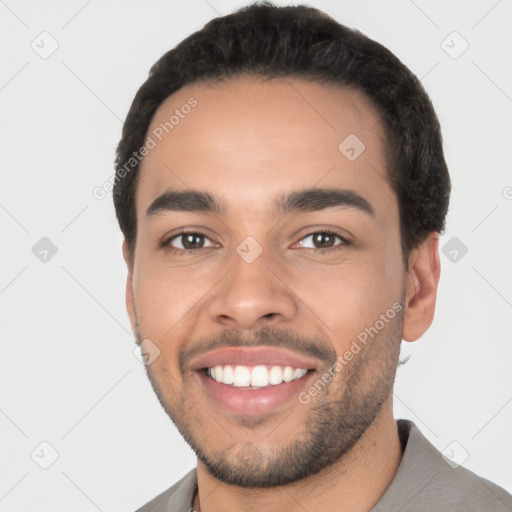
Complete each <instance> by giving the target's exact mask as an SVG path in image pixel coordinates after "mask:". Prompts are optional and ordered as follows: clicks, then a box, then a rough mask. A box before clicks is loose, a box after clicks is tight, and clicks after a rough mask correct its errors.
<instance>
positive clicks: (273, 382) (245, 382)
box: [204, 364, 308, 389]
mask: <svg viewBox="0 0 512 512" xmlns="http://www.w3.org/2000/svg"><path fill="white" fill-rule="evenodd" d="M204 372H205V374H206V376H207V377H209V378H210V379H213V380H214V381H215V382H219V383H222V384H225V385H227V386H232V387H235V388H245V389H262V388H268V387H271V386H278V385H279V384H282V383H283V382H292V381H294V380H298V379H301V378H302V377H304V375H306V373H307V372H308V370H307V369H305V368H293V367H292V366H268V365H262V364H260V365H257V366H252V367H251V366H242V365H237V366H231V365H229V364H228V365H224V366H222V365H217V366H215V367H212V368H206V369H204Z"/></svg>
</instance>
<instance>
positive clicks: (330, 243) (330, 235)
mask: <svg viewBox="0 0 512 512" xmlns="http://www.w3.org/2000/svg"><path fill="white" fill-rule="evenodd" d="M308 239H310V240H311V241H310V242H306V241H307V240H308ZM336 239H338V240H339V241H341V243H339V242H338V243H336ZM299 245H300V246H301V247H304V248H306V249H313V250H322V249H333V248H336V247H341V246H343V245H348V241H347V240H346V239H345V238H344V237H342V236H341V235H338V234H337V233H334V232H332V231H315V232H314V233H311V234H309V235H307V236H305V237H304V238H303V239H302V240H301V241H300V242H299Z"/></svg>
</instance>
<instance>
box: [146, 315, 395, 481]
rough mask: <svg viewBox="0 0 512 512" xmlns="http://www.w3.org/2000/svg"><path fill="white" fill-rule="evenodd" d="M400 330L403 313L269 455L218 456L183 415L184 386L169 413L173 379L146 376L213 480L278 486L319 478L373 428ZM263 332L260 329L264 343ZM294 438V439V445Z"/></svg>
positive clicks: (243, 450)
mask: <svg viewBox="0 0 512 512" xmlns="http://www.w3.org/2000/svg"><path fill="white" fill-rule="evenodd" d="M402 325H403V312H400V313H399V314H397V315H396V317H395V318H394V319H393V320H391V321H390V322H389V324H387V325H386V327H385V328H384V329H383V330H382V331H380V332H379V333H378V334H377V335H375V337H374V338H373V339H371V340H370V341H369V342H368V343H367V344H366V345H365V346H363V347H362V348H361V350H360V351H359V352H358V353H357V354H355V355H354V358H353V359H352V360H351V361H350V362H346V365H345V366H343V367H342V369H341V370H339V371H338V372H337V373H336V374H335V377H334V378H333V379H332V380H331V382H329V384H327V385H325V387H323V388H322V389H321V391H320V392H319V393H318V394H317V395H316V396H314V397H311V401H310V402H309V404H308V405H300V406H302V407H310V410H309V412H308V414H307V418H306V420H305V422H304V423H303V424H302V425H297V430H296V431H295V432H290V433H289V435H288V434H287V438H289V439H291V441H290V442H289V443H287V444H286V445H284V446H276V447H274V448H273V449H272V452H271V453H268V452H265V453H264V452H262V450H260V449H259V448H258V446H256V445H254V444H253V443H250V442H247V443H245V444H242V446H241V447H240V448H238V449H237V450H235V451H234V452H232V451H230V453H229V455H227V454H226V451H225V450H216V449H215V447H214V445H213V443H211V442H210V443H208V442H205V441H204V439H203V438H202V436H201V434H200V433H201V430H202V429H204V428H207V426H205V425H204V424H199V425H197V424H194V423H195V422H192V421H189V420H187V417H188V418H190V416H187V414H184V413H183V412H184V411H185V410H187V408H188V410H190V405H191V404H190V401H191V400H194V398H193V397H190V396H189V394H188V392H187V391H186V389H185V386H183V385H182V387H181V396H180V402H179V403H180V405H179V407H178V408H173V407H172V406H171V405H170V402H169V400H168V399H167V398H166V395H165V393H164V392H163V389H167V390H169V392H172V391H171V390H172V389H173V387H172V385H173V384H174V387H175V384H176V381H177V379H175V378H172V377H169V378H168V379H166V380H167V382H160V383H159V382H158V378H157V377H156V375H155V374H154V372H153V371H152V369H151V366H146V372H147V375H148V378H149V380H150V382H151V385H152V387H153V390H154V392H155V394H156V396H157V398H158V400H159V402H160V404H161V405H162V407H163V409H164V410H165V412H166V413H167V414H168V416H169V417H170V418H171V420H172V421H173V423H174V424H175V425H176V427H177V428H178V430H179V432H180V433H181V435H182V436H183V437H184V439H185V441H186V442H187V443H188V444H189V445H190V446H191V448H192V449H193V450H194V452H195V453H196V455H197V457H198V459H199V460H200V461H201V462H202V463H203V464H204V466H205V467H206V468H207V470H208V471H209V473H210V474H211V475H212V476H213V477H215V478H216V479H217V480H219V481H221V482H224V483H226V484H230V485H235V486H239V487H254V488H264V487H275V486H281V485H286V484H289V483H292V482H296V481H299V480H301V479H304V478H306V477H308V476H311V475H314V474H317V473H319V472H320V471H321V470H323V469H324V468H327V467H329V466H331V465H332V464H334V463H335V462H337V461H341V460H342V459H343V458H344V457H345V456H346V455H347V454H348V453H349V451H350V450H351V449H352V448H353V447H354V445H355V444H356V443H357V442H358V441H359V440H360V439H361V436H362V435H363V434H364V433H365V432H366V430H367V429H368V428H369V427H370V425H372V423H373V422H374V420H375V419H376V417H377V415H378V414H379V411H380V410H381V407H382V405H383V404H384V402H385V401H386V399H387V398H388V396H389V394H390V393H391V392H392V389H393V384H394V379H395V375H396V369H397V366H398V358H399V353H400V342H401V335H402ZM265 332H267V331H266V329H265V328H264V329H263V330H262V331H261V335H262V337H264V334H265ZM137 339H138V342H139V343H140V342H141V341H142V340H143V339H144V338H143V336H142V335H141V332H140V328H139V325H138V324H137ZM268 339H270V338H268ZM274 339H275V338H274ZM302 343H303V344H306V343H307V341H303V342H302ZM336 361H337V358H336V355H335V354H334V353H333V358H331V360H330V361H329V362H327V361H326V364H325V369H322V370H321V371H319V372H318V376H317V378H318V379H321V377H322V375H323V374H324V372H327V373H329V372H331V373H332V369H333V368H335V365H336ZM164 374H165V371H164ZM162 380H164V379H162ZM312 382H313V384H314V382H316V381H312ZM187 403H188V405H189V407H187ZM298 403H299V401H298ZM196 407H197V404H196ZM206 421H208V420H206ZM294 434H297V435H296V436H295V438H294V439H292V438H293V436H294Z"/></svg>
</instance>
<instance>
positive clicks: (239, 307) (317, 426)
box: [114, 4, 512, 512]
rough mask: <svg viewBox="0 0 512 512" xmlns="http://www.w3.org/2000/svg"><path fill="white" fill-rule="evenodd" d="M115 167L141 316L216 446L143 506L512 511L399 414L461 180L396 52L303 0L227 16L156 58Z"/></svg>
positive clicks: (173, 397)
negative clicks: (407, 350)
mask: <svg viewBox="0 0 512 512" xmlns="http://www.w3.org/2000/svg"><path fill="white" fill-rule="evenodd" d="M116 167H117V174H116V181H115V188H114V201H115V207H116V213H117V218H118V220H119V223H120V226H121V229H122V231H123V234H124V237H125V241H124V244H123V255H124V258H125V261H126V264H127V267H128V279H127V288H126V301H127V309H128V313H129V316H130V320H131V323H132V326H133V330H134V333H135V335H136V338H137V342H138V344H140V345H141V348H142V349H143V350H144V351H145V352H146V353H147V354H148V355H149V356H148V357H149V358H148V361H147V363H148V364H147V366H146V369H147V373H148V377H149V379H150V381H151V384H152V386H153V388H154V390H155V393H156V394H157V396H158V399H159V400H160V403H161V404H162V407H163V408H164V410H165V411H166V412H167V414H168V415H169V416H170V418H171V419H172V421H173V422H174V423H175V425H176V426H177V428H178V429H179V431H180V432H181V434H182V435H183V437H184V438H185V439H186V441H187V442H188V443H189V444H190V446H191V447H192V448H193V449H194V451H195V453H196V454H197V457H198V462H197V467H196V469H195V470H193V471H191V472H190V473H188V474H187V475H186V476H185V477H184V478H183V479H182V480H181V481H180V482H178V483H177V484H175V485H174V486H172V487H171V488H170V489H168V490H167V491H165V492H164V493H162V494H161V495H160V496H158V497H156V498H155V499H154V500H152V501H151V502H150V503H148V504H147V505H145V506H143V507H142V508H141V509H140V510H141V511H155V512H156V511H183V512H185V511H187V510H197V511H201V512H215V511H226V510H228V511H242V510H243V511H245V510H265V511H274V510H276V511H277V510H287V511H299V510H300V511H304V510H307V511H310V512H313V511H334V510H336V511H338V512H342V511H361V512H362V511H370V510H372V511H374V512H377V511H379V512H384V511H395V510H396V511H399V510H404V511H406V510H407V511H426V510H429V511H431V510H436V511H437V510H440V511H461V510H474V511H477V510H478V511H484V510H485V511H488V510H493V511H506V510H512V497H511V496H510V495H508V494H507V493H506V492H505V491H504V490H503V489H501V488H499V487H497V486H496V485H494V484H492V483H491V482H489V481H487V480H484V479H482V478H480V477H478V476H476V475H475V474H473V473H471V472H470V471H468V470H466V469H464V468H462V467H459V468H457V469H453V468H452V467H450V466H449V465H448V464H447V463H446V462H445V461H444V460H443V458H442V457H441V454H440V453H439V452H438V451H437V450H436V449H435V448H434V447H433V446H432V445H431V444H430V443H429V442H428V441H427V440H426V439H425V438H424V437H423V435H422V434H421V433H420V432H419V430H418V429H417V427H416V426H415V425H414V424H413V423H412V422H410V421H405V420H398V421H396V420H395V419H394V418H393V404H392V397H393V394H392V389H393V382H394V378H395V373H396V368H397V364H398V356H399V351H400V344H401V341H402V340H406V341H414V340H416V339H418V338H419V337H421V336H422V335H423V333H424V332H425V331H426V330H427V329H428V327H429V326H430V324H431V322H432V319H433V315H434V309H435V302H436V293H437V285H438V282H439V276H440V263H439V256H438V243H439V234H440V233H441V232H442V231H443V229H444V222H445V216H446V212H447V209H448V201H449V193H450V180H449V175H448V171H447V168H446V163H445V161H444V157H443V150H442V140H441V134H440V128H439V123H438V120H437V117H436V114H435V112H434V110H433V107H432V105H431V102H430V100H429V98H428V96H427V94H426V93H425V91H424V89H423V87H422V86H421V84H420V83H419V81H418V79H417V78H416V77H415V76H414V75H413V74H412V73H411V72H410V71H409V70H408V69H407V68H406V67H405V66H404V65H403V64H402V63H401V62H400V61H399V60H398V59H397V58H396V57H395V56H394V55H393V54H391V53H390V52H389V51H388V50H387V49H386V48H384V47H383V46H381V45H380V44H378V43H376V42H374V41H372V40H370V39H368V38H367V37H365V36H364V35H363V34H361V33H360V32H357V31H354V30H350V29H348V28H346V27H344V26H342V25H340V24H338V23H337V22H336V21H334V20H332V19H331V18H329V17H328V16H326V15H325V14H323V13H322V12H320V11H318V10H315V9H311V8H308V7H304V6H299V7H283V8H277V7H275V6H272V5H271V4H261V5H253V6H250V7H247V8H245V9H242V10H240V11H238V12H236V13H234V14H232V15H229V16H225V17H222V18H217V19H215V20H213V21H211V22H210V23H208V24H207V25H206V26H205V27H204V28H203V29H202V30H200V31H199V32H197V33H195V34H193V35H191V36H190V37H188V38H187V39H185V40H184V41H183V42H182V43H181V44H179V45H178V46H177V47H176V48H175V49H173V50H171V51H169V52H168V53H167V54H165V55H164V56H163V57H162V58H161V59H160V60H159V61H158V62H157V63H156V64H155V65H154V66H153V68H152V69H151V73H150V76H149V78H148V80H147V81H146V82H145V83H144V84H143V85H142V87H141V88H140V89H139V91H138V93H137V95H136V97H135V99H134V102H133V104H132V107H131V109H130V112H129V113H128V116H127V119H126V122H125V125H124V129H123V135H122V139H121V141H120V143H119V146H118V150H117V159H116ZM152 353H153V354H158V357H154V358H153V357H152V356H151V354H152Z"/></svg>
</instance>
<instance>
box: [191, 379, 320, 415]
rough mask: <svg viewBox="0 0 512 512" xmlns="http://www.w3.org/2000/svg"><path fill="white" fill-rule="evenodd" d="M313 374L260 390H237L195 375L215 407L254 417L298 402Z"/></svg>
mask: <svg viewBox="0 0 512 512" xmlns="http://www.w3.org/2000/svg"><path fill="white" fill-rule="evenodd" d="M313 373H315V372H312V371H308V373H307V374H306V375H304V377H302V378H300V379H297V380H292V381H291V382H283V383H282V384H276V385H271V386H268V387H265V388H261V389H249V388H237V387H235V386H229V385H226V384H222V383H220V382H217V381H216V380H213V379H211V378H210V377H207V376H206V375H205V374H204V373H203V372H198V373H197V375H198V376H199V379H200V381H201V383H202V385H203V386H204V387H205V389H206V392H207V394H208V395H209V396H210V397H211V398H212V399H213V401H214V402H215V403H216V404H217V405H220V406H221V407H222V408H223V409H225V410H227V411H229V412H231V413H235V414H244V415H247V416H256V415H259V414H266V413H270V412H274V411H276V410H277V409H279V408H280V407H282V406H283V405H285V404H287V403H289V402H290V401H292V400H297V401H298V399H297V396H298V394H299V393H300V392H301V390H302V389H303V388H304V387H305V386H306V384H307V382H308V381H309V379H310V378H311V376H312V375H313Z"/></svg>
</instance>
